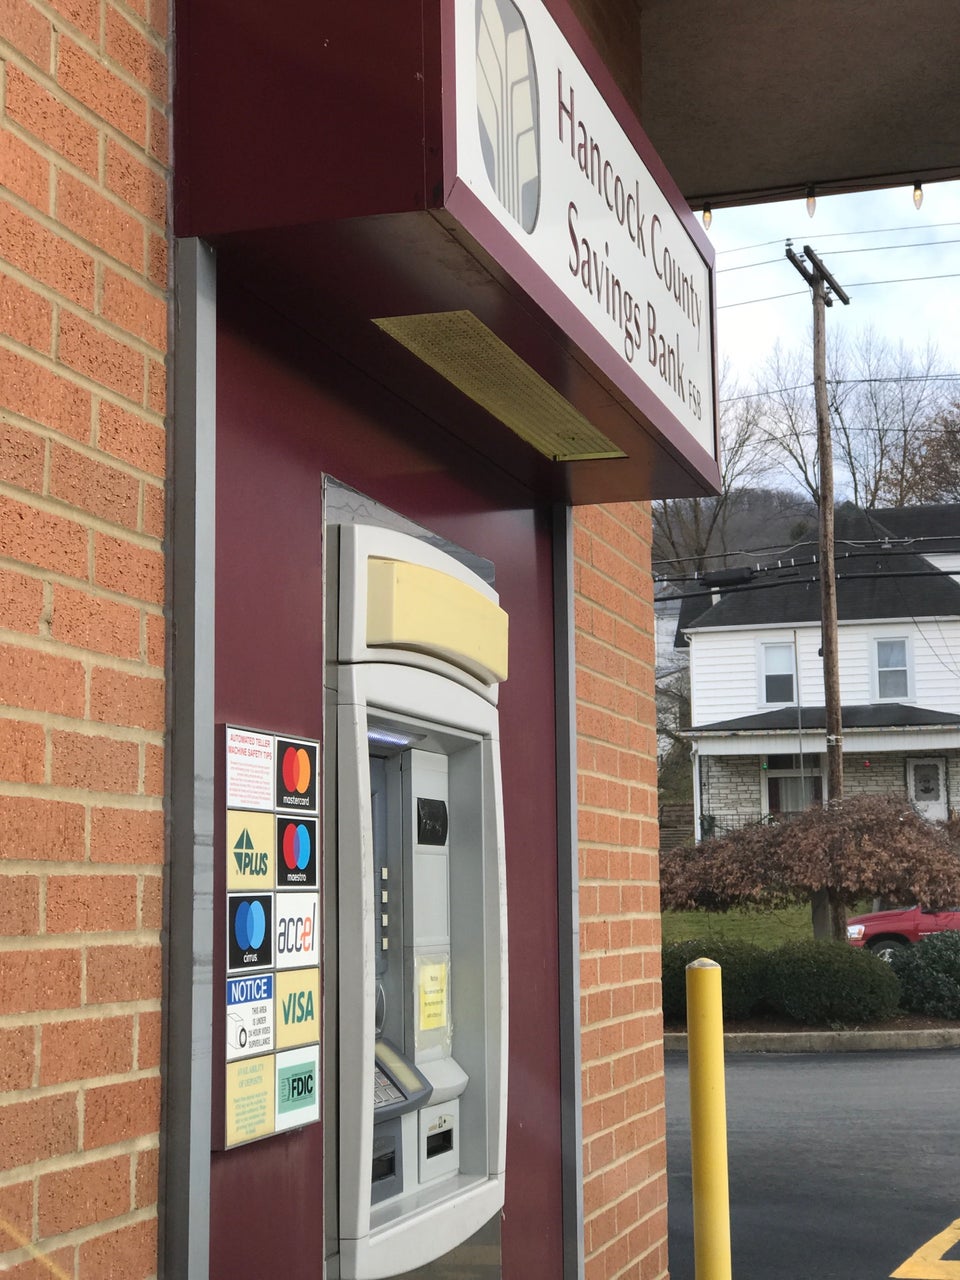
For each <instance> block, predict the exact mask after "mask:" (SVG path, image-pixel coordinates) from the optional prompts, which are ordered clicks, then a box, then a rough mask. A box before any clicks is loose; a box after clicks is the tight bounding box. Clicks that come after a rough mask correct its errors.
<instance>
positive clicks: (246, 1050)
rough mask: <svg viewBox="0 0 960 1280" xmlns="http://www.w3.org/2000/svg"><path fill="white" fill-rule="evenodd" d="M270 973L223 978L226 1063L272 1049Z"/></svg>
mask: <svg viewBox="0 0 960 1280" xmlns="http://www.w3.org/2000/svg"><path fill="white" fill-rule="evenodd" d="M273 984H274V976H273V974H272V973H250V974H240V975H239V976H238V977H236V978H228V979H227V1061H228V1062H232V1061H233V1060H234V1059H235V1058H245V1057H249V1056H250V1055H251V1054H254V1053H268V1052H270V1050H272V1049H273Z"/></svg>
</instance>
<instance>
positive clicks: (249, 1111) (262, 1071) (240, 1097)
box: [226, 1054, 276, 1147]
mask: <svg viewBox="0 0 960 1280" xmlns="http://www.w3.org/2000/svg"><path fill="white" fill-rule="evenodd" d="M275 1096H276V1077H275V1074H274V1055H273V1054H265V1055H264V1056H263V1057H260V1058H245V1059H243V1060H242V1061H241V1062H228V1063H227V1087H226V1100H227V1132H226V1137H227V1146H228V1147H235V1146H236V1145H237V1144H238V1143H240V1142H252V1141H253V1139H254V1138H266V1137H268V1136H269V1135H270V1134H271V1133H274V1132H275V1129H276V1104H275Z"/></svg>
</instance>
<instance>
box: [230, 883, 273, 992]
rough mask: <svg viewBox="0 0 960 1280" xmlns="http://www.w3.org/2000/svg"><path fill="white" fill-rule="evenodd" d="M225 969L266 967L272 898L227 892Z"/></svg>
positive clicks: (268, 963) (270, 956)
mask: <svg viewBox="0 0 960 1280" xmlns="http://www.w3.org/2000/svg"><path fill="white" fill-rule="evenodd" d="M227 917H228V920H227V969H228V970H230V971H231V972H234V973H236V972H237V971H239V970H245V969H266V968H269V967H270V966H271V965H272V963H273V897H272V895H271V894H257V895H256V896H249V895H247V894H230V895H229V896H228V898H227Z"/></svg>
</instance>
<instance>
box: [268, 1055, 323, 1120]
mask: <svg viewBox="0 0 960 1280" xmlns="http://www.w3.org/2000/svg"><path fill="white" fill-rule="evenodd" d="M276 1062H277V1087H276V1099H277V1110H276V1120H275V1124H276V1129H277V1132H278V1133H279V1132H280V1130H282V1129H296V1128H297V1127H298V1126H299V1125H302V1124H312V1123H313V1122H314V1121H315V1120H319V1119H320V1046H319V1045H318V1044H314V1045H310V1046H308V1047H307V1048H306V1049H291V1050H289V1052H287V1053H278V1054H277V1058H276Z"/></svg>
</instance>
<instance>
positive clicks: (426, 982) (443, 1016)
mask: <svg viewBox="0 0 960 1280" xmlns="http://www.w3.org/2000/svg"><path fill="white" fill-rule="evenodd" d="M419 987H420V1030H421V1031H436V1030H437V1029H438V1028H440V1027H445V1026H446V1025H447V961H446V960H421V962H420V975H419Z"/></svg>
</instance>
